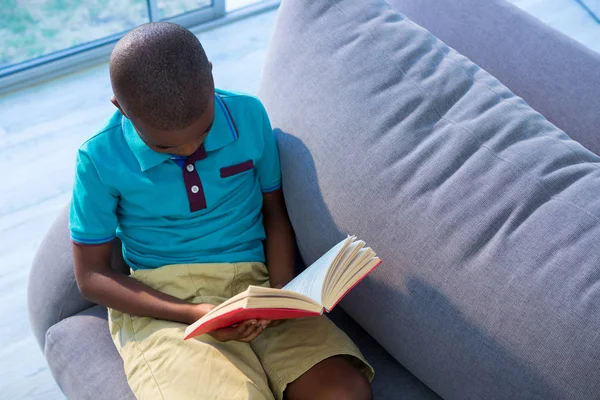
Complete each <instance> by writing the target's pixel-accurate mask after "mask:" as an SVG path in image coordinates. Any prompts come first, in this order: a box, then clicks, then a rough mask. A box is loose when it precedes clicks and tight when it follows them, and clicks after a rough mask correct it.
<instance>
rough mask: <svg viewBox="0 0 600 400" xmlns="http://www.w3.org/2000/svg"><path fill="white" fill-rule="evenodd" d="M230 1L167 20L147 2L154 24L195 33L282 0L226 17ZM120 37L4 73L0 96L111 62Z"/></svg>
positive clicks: (12, 67)
mask: <svg viewBox="0 0 600 400" xmlns="http://www.w3.org/2000/svg"><path fill="white" fill-rule="evenodd" d="M225 2H226V0H212V5H210V6H205V7H203V8H200V9H196V10H192V11H189V12H186V13H183V14H179V15H176V16H173V17H169V18H164V19H155V17H154V16H157V15H158V0H146V3H147V9H148V18H149V20H150V21H168V22H173V23H176V24H179V25H182V26H185V27H186V28H188V29H191V30H192V31H194V32H195V33H197V32H198V31H203V30H207V29H213V28H216V27H218V26H221V25H224V24H227V23H231V22H234V21H236V20H239V19H242V18H246V17H249V16H251V15H255V14H258V13H261V12H264V11H268V10H270V9H273V8H276V7H278V6H279V2H280V0H262V1H259V2H257V3H255V4H252V5H249V6H246V7H243V8H241V9H239V10H235V11H232V12H230V13H226V11H225V10H226V9H225ZM126 32H127V31H125V32H120V33H116V34H113V35H110V36H107V37H104V38H102V39H97V40H93V41H91V42H87V43H83V44H80V45H76V46H73V47H71V48H68V49H64V50H59V51H56V52H53V53H50V54H47V55H44V56H40V57H36V58H34V59H31V60H27V61H23V62H20V63H17V64H13V65H10V66H8V67H5V68H2V69H0V94H1V93H4V92H8V91H12V90H16V89H19V88H21V87H25V86H31V85H33V84H36V83H39V82H41V81H45V80H49V79H52V78H56V77H58V76H61V75H65V74H68V73H72V72H75V71H79V70H82V69H84V68H86V67H89V66H92V65H95V64H98V63H99V62H102V61H105V60H107V59H108V57H109V55H110V52H111V51H112V48H113V47H114V45H115V43H116V42H117V41H118V40H119V39H120V38H121V37H123V35H124V34H125V33H126Z"/></svg>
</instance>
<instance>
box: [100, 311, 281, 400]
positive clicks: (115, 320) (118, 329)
mask: <svg viewBox="0 0 600 400" xmlns="http://www.w3.org/2000/svg"><path fill="white" fill-rule="evenodd" d="M109 320H110V328H111V334H112V336H113V341H114V342H115V345H116V346H117V349H118V350H119V353H120V354H121V357H122V358H123V364H124V368H125V373H126V376H127V381H128V383H129V386H130V387H131V389H132V391H133V392H134V394H135V396H136V398H137V399H139V400H188V399H189V400H192V399H194V400H197V399H232V400H237V399H240V400H248V399H252V400H254V399H260V400H272V399H273V395H272V393H271V391H270V389H269V386H268V381H267V377H266V375H265V373H264V371H263V369H262V367H261V364H260V362H259V360H258V359H257V357H256V355H255V354H254V352H253V351H252V349H251V348H250V346H249V345H248V344H247V343H241V342H236V341H231V342H226V343H222V342H218V341H216V340H215V339H213V338H212V337H211V336H209V335H201V336H199V337H198V338H194V339H190V340H186V341H184V340H183V336H184V331H185V328H186V325H185V324H179V323H176V322H170V321H163V320H157V319H152V318H139V317H134V316H131V315H129V314H123V313H120V312H118V311H115V310H109Z"/></svg>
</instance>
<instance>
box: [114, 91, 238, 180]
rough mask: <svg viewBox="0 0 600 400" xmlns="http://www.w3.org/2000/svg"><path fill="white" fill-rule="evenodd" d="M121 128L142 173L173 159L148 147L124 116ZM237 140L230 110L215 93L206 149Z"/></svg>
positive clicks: (219, 146) (218, 147) (211, 149)
mask: <svg viewBox="0 0 600 400" xmlns="http://www.w3.org/2000/svg"><path fill="white" fill-rule="evenodd" d="M121 128H122V129H123V135H124V137H125V141H126V142H127V144H128V145H129V148H130V149H131V151H132V152H133V155H134V156H135V158H136V159H137V161H138V163H139V164H140V168H141V170H142V171H146V170H148V169H150V168H152V167H155V166H157V165H159V164H162V163H163V162H165V161H167V160H169V158H171V155H170V154H166V153H159V152H157V151H154V150H152V149H151V148H150V147H148V145H147V144H146V143H144V141H143V140H142V139H141V138H140V136H139V135H138V133H137V132H136V130H135V128H134V126H133V124H132V123H131V121H130V120H129V119H128V118H126V117H125V116H122V119H121ZM237 138H238V133H237V129H236V126H235V123H234V122H233V119H232V118H231V114H230V113H229V109H228V108H227V105H226V104H225V102H224V101H223V100H222V99H221V97H220V96H219V95H218V94H216V93H215V120H214V122H213V126H212V128H211V129H210V132H208V135H206V139H205V140H204V149H205V150H206V151H214V150H218V149H220V148H221V147H224V146H226V145H228V144H230V143H232V142H234V141H236V140H237Z"/></svg>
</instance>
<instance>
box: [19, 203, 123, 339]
mask: <svg viewBox="0 0 600 400" xmlns="http://www.w3.org/2000/svg"><path fill="white" fill-rule="evenodd" d="M68 225H69V207H68V205H67V206H65V208H64V209H63V210H62V212H61V213H60V215H59V216H58V218H57V219H56V221H55V222H54V224H53V225H52V227H51V228H50V230H49V231H48V233H47V234H46V236H45V238H44V241H43V242H42V244H41V245H40V247H39V249H38V251H37V253H36V255H35V258H34V260H33V265H32V267H31V271H30V273H29V283H28V285H27V307H28V310H29V320H30V321H31V328H32V330H33V333H34V334H35V338H36V339H37V341H38V343H39V344H40V347H41V348H44V340H45V337H46V332H47V330H48V329H49V328H50V327H51V326H53V325H54V324H56V323H58V322H59V321H61V320H62V319H64V318H67V317H69V316H71V315H74V314H77V313H78V312H80V311H83V310H85V309H87V308H89V307H91V306H92V305H93V304H94V303H92V302H90V301H88V300H86V299H84V298H83V296H81V293H80V292H79V288H78V287H77V282H76V281H75V273H74V270H73V250H72V247H71V246H72V245H71V236H70V234H69V226H68ZM112 266H113V268H115V269H117V270H120V271H123V272H124V273H127V274H128V273H129V267H128V266H127V265H126V264H125V261H123V256H122V253H121V242H120V241H119V240H118V239H115V241H114V244H113V256H112Z"/></svg>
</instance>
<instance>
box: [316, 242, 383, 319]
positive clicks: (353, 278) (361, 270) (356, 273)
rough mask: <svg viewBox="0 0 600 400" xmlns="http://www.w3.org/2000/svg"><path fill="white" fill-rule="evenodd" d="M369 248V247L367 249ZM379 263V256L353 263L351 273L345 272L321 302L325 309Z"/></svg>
mask: <svg viewBox="0 0 600 400" xmlns="http://www.w3.org/2000/svg"><path fill="white" fill-rule="evenodd" d="M369 250H370V249H369ZM380 263H381V260H380V259H379V257H371V258H367V259H364V260H363V261H362V262H361V263H360V264H357V265H354V266H353V268H351V269H350V270H349V272H351V273H352V274H350V273H349V274H347V275H344V276H343V277H342V279H343V280H342V281H340V282H338V285H336V286H335V287H334V288H333V290H332V293H330V294H329V296H328V297H327V299H326V301H325V302H324V303H323V306H324V307H325V309H326V310H327V311H328V312H329V311H331V310H332V309H333V307H335V306H336V304H337V303H339V302H340V300H341V299H342V298H343V297H344V296H345V295H346V294H347V293H348V292H349V291H350V290H351V289H352V288H353V287H354V286H356V285H357V284H358V283H359V282H360V281H361V280H363V278H364V277H365V276H367V275H368V274H369V273H370V272H371V271H372V270H373V269H374V268H375V267H376V266H377V265H379V264H380Z"/></svg>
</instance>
